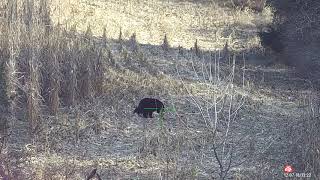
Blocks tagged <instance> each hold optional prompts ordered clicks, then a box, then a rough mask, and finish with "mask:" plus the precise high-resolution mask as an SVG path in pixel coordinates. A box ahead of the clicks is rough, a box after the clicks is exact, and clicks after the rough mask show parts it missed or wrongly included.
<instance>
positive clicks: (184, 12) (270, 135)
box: [0, 0, 320, 179]
mask: <svg viewBox="0 0 320 180" xmlns="http://www.w3.org/2000/svg"><path fill="white" fill-rule="evenodd" d="M246 2H249V1H246ZM257 2H258V1H257ZM259 2H263V1H259ZM203 3H204V4H205V5H203V4H202V3H194V2H192V1H160V0H152V1H134V0H131V1H129V0H126V1H113V0H110V1H98V0H96V1H90V2H89V1H57V0H56V1H53V2H52V4H49V3H48V2H47V1H46V0H39V1H31V0H30V1H29V0H16V1H7V2H6V3H3V4H0V7H1V8H0V11H1V14H0V16H1V17H0V18H1V27H0V29H1V36H0V98H1V101H0V102H1V103H0V113H1V114H0V123H1V124H0V127H1V129H0V133H1V139H0V140H1V141H0V176H2V177H4V178H9V179H85V178H87V177H88V176H89V174H90V172H95V171H94V170H93V169H97V171H96V172H97V173H98V174H99V177H100V178H101V179H219V178H220V179H227V178H233V179H270V178H275V179H279V178H283V177H284V175H283V171H282V168H283V166H284V165H285V164H292V165H293V166H294V167H296V168H297V169H299V170H300V171H301V172H306V173H311V174H312V176H313V177H314V178H319V170H318V169H319V168H318V167H319V164H318V162H319V161H317V160H319V157H320V155H319V139H318V137H313V135H314V134H319V132H317V131H319V129H320V128H315V127H319V123H318V122H317V120H318V119H317V117H318V113H319V110H318V107H317V105H318V100H317V98H318V97H317V94H316V93H315V91H314V88H313V87H312V84H311V85H310V83H309V81H307V80H304V79H298V78H295V72H294V69H292V68H288V67H265V66H253V65H252V64H250V62H251V61H250V60H249V61H248V58H251V57H252V56H253V55H252V54H253V53H254V52H256V51H253V50H252V49H255V48H256V47H259V41H258V39H257V36H256V31H257V27H260V26H264V25H265V24H268V23H270V22H271V21H272V15H271V14H272V13H271V9H270V7H267V8H265V9H263V10H261V12H254V11H253V10H250V9H249V8H245V6H249V7H251V5H252V4H251V3H250V4H246V5H245V6H243V7H242V8H239V9H232V8H230V7H228V6H227V5H226V6H222V4H221V3H215V2H207V1H204V2H203ZM233 3H235V1H233ZM233 5H236V4H233ZM259 11H260V10H259ZM186 47H187V48H188V49H186ZM189 48H191V49H190V50H189ZM209 50H210V51H209ZM259 51H260V50H259ZM254 57H259V56H258V55H257V56H255V55H254ZM257 61H258V60H257ZM260 65H263V63H261V64H260ZM146 96H149V97H156V98H159V99H160V100H162V101H163V102H164V103H165V106H166V107H168V110H167V112H165V114H164V115H163V116H160V115H158V116H156V117H155V118H154V119H147V120H146V119H142V118H140V117H138V116H135V115H133V113H132V112H133V109H134V106H135V105H137V103H138V101H139V100H140V99H142V98H143V97H146ZM302 146H307V147H309V148H308V150H307V151H305V150H303V149H302V148H301V147H302ZM95 177H96V178H98V177H97V176H95Z"/></svg>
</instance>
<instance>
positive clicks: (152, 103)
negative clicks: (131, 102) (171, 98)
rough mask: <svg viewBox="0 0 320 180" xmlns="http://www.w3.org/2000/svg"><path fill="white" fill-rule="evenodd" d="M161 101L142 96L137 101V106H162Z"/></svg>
mask: <svg viewBox="0 0 320 180" xmlns="http://www.w3.org/2000/svg"><path fill="white" fill-rule="evenodd" d="M162 107H163V103H162V102H161V101H159V100H158V99H153V98H143V99H142V100H141V101H140V103H139V108H162Z"/></svg>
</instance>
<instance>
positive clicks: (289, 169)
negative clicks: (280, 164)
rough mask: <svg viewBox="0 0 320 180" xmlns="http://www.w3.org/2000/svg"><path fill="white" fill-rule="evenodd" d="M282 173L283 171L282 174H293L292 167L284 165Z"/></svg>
mask: <svg viewBox="0 0 320 180" xmlns="http://www.w3.org/2000/svg"><path fill="white" fill-rule="evenodd" d="M283 171H284V173H293V172H294V170H293V167H292V166H290V165H285V166H284V169H283Z"/></svg>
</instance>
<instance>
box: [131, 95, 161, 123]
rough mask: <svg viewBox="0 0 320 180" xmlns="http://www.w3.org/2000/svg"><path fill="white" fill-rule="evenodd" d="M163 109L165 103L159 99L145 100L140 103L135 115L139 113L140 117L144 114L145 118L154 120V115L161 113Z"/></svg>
mask: <svg viewBox="0 0 320 180" xmlns="http://www.w3.org/2000/svg"><path fill="white" fill-rule="evenodd" d="M163 108H164V105H163V103H162V102H161V101H159V100H158V99H153V98H144V99H142V100H141V101H140V103H139V106H138V107H137V108H136V109H135V110H134V111H133V113H137V114H138V115H141V114H143V117H144V118H148V117H150V118H152V113H153V112H154V111H157V113H160V112H161V111H162V109H163Z"/></svg>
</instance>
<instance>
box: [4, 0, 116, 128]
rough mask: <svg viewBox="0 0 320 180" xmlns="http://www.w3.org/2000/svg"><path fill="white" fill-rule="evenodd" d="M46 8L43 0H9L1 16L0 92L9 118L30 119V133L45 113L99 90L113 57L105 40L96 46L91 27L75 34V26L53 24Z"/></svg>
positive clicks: (87, 98) (53, 111)
mask: <svg viewBox="0 0 320 180" xmlns="http://www.w3.org/2000/svg"><path fill="white" fill-rule="evenodd" d="M48 6H49V1H46V0H41V1H28V0H17V1H8V2H7V3H5V6H3V7H5V9H4V10H3V11H5V14H6V16H5V17H2V18H1V51H0V53H1V54H0V55H1V57H2V58H1V67H2V71H1V72H2V73H1V75H2V76H1V77H2V81H1V82H2V83H3V84H4V87H5V88H3V89H2V93H1V95H2V96H4V97H5V98H7V99H8V103H9V106H8V107H7V109H8V110H9V111H10V112H11V114H12V115H13V116H15V117H16V118H19V119H25V120H27V121H28V122H29V124H30V128H31V131H30V132H35V128H39V126H41V121H42V117H43V116H44V115H45V116H46V115H53V116H54V115H57V114H58V113H59V110H60V108H63V107H71V106H74V105H76V104H77V103H80V102H81V101H83V100H90V99H92V97H94V96H100V95H101V94H103V86H104V72H105V60H106V59H107V58H108V57H107V56H109V57H111V54H110V53H109V54H108V53H107V52H108V49H107V45H106V41H105V45H104V46H103V47H100V48H97V47H96V46H95V44H94V43H93V36H92V33H91V29H90V27H88V29H87V32H86V33H85V34H84V36H82V37H80V36H75V32H76V27H75V26H74V27H73V28H71V31H70V32H67V31H66V30H65V29H64V28H63V27H62V26H61V25H57V26H56V27H53V25H52V24H51V20H50V8H49V7H48ZM105 31H106V30H105ZM103 37H104V38H105V33H104V36H103ZM9 100H10V101H9Z"/></svg>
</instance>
